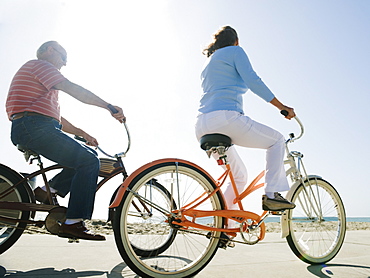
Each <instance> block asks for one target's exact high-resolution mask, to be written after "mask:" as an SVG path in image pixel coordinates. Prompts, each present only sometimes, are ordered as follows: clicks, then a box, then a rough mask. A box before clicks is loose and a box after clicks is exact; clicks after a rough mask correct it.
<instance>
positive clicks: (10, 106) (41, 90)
mask: <svg viewBox="0 0 370 278" xmlns="http://www.w3.org/2000/svg"><path fill="white" fill-rule="evenodd" d="M64 80H66V78H65V77H64V76H63V75H62V74H61V73H60V71H59V70H58V69H57V68H56V67H55V66H54V65H52V64H51V63H49V62H47V61H44V60H31V61H28V62H27V63H25V64H24V65H23V66H22V67H21V68H20V69H19V70H18V72H17V73H16V74H15V76H14V78H13V80H12V83H11V85H10V89H9V93H8V97H7V100H6V112H7V114H8V118H9V119H10V117H11V116H12V115H13V114H16V113H20V112H24V111H29V112H36V113H40V114H43V115H46V116H49V117H53V118H55V119H58V120H59V121H60V107H59V101H58V90H55V89H53V86H55V85H56V84H58V83H60V82H62V81H64Z"/></svg>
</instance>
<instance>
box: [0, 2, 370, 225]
mask: <svg viewBox="0 0 370 278" xmlns="http://www.w3.org/2000/svg"><path fill="white" fill-rule="evenodd" d="M369 14H370V2H369V1H367V0H357V1H351V0H346V1H345V0H327V1H321V0H311V1H293V0H280V1H275V0H261V1H254V0H186V1H174V0H172V1H171V0H156V1H151V0H146V1H140V0H136V1H126V0H117V1H113V0H104V1H96V0H79V1H76V0H54V1H50V0H0V107H3V108H2V112H1V113H0V126H1V130H2V132H1V133H0V134H1V137H0V152H1V156H0V163H2V164H5V165H8V166H10V167H12V168H13V169H16V170H17V171H20V172H31V171H34V170H36V169H37V166H36V165H28V164H27V163H26V162H25V161H24V159H23V156H22V154H21V153H20V152H19V151H17V149H16V148H15V147H14V146H13V145H12V143H11V141H10V127H11V123H10V122H9V121H8V119H7V116H6V113H5V100H6V96H7V92H8V89H9V85H10V83H11V80H12V78H13V76H14V74H15V73H16V71H17V70H18V69H19V67H21V66H22V65H23V64H24V63H25V62H26V61H28V60H31V59H34V58H35V56H36V50H37V48H38V47H39V46H40V45H41V44H42V43H43V42H46V41H49V40H56V41H58V42H59V43H60V44H61V45H62V46H63V47H64V48H65V49H66V50H67V52H68V63H67V66H66V67H63V68H62V70H61V72H62V73H63V75H64V76H66V77H67V78H68V79H69V80H70V81H72V82H74V83H77V84H79V85H81V86H83V87H85V88H87V89H89V90H91V91H92V92H94V93H95V94H97V95H99V96H100V97H101V98H103V99H104V100H106V101H107V102H110V103H112V104H114V105H118V106H120V107H122V109H123V111H124V113H125V115H126V117H127V124H128V127H129V129H130V133H131V139H132V142H131V149H130V151H129V153H128V154H127V157H125V158H124V162H125V165H126V168H127V171H128V173H132V172H133V171H134V170H135V169H137V168H139V167H140V166H141V165H144V164H146V163H148V162H150V161H153V160H156V159H161V158H167V157H176V158H182V159H185V160H189V161H192V162H194V163H196V164H198V165H200V166H201V167H202V168H204V169H205V170H206V171H208V172H209V173H211V174H212V175H214V176H219V175H221V173H222V170H221V168H219V166H217V165H216V163H215V162H214V161H213V160H211V159H208V157H207V155H206V154H205V153H204V152H203V151H202V150H201V149H200V147H199V144H198V142H197V140H196V138H195V132H194V124H195V120H196V116H197V109H198V104H199V98H200V94H201V87H200V72H201V69H202V65H203V63H204V61H205V59H206V58H205V56H204V55H202V53H201V52H202V49H204V48H205V46H206V45H207V44H209V43H210V42H211V40H212V34H213V33H215V32H216V31H217V30H218V29H219V28H220V27H222V26H225V25H230V26H232V27H234V28H235V29H236V30H237V32H238V35H239V42H240V45H241V47H243V49H244V50H245V51H246V53H247V54H248V56H249V58H250V60H251V63H252V65H253V67H254V69H255V71H256V72H257V74H258V75H259V76H260V77H261V78H262V80H263V81H264V82H265V83H266V84H267V86H268V87H269V88H270V89H271V90H272V91H273V92H274V94H275V95H276V97H277V98H278V99H279V100H280V101H282V102H283V103H284V104H286V105H288V106H291V107H294V109H295V111H296V114H297V116H298V117H299V119H300V120H301V121H302V122H303V124H304V126H305V134H304V136H303V137H302V139H300V140H298V141H296V142H295V143H294V144H293V145H291V149H292V150H297V151H301V152H302V153H303V154H304V163H305V166H306V168H307V170H308V173H309V174H315V175H319V176H321V177H323V178H324V179H325V180H327V181H329V182H330V183H331V184H333V185H334V186H335V188H336V189H337V191H338V192H339V194H340V195H341V197H342V199H343V202H344V205H345V208H346V212H347V216H367V217H369V216H370V202H369V201H368V200H369V197H370V184H369V181H368V180H367V178H368V172H369V170H368V168H369V166H370V165H369V162H368V160H369V157H370V152H369V147H368V145H369V139H368V138H369V137H370V124H369V108H368V103H369V100H370V96H369V88H370V78H369V73H370V51H369V49H370V36H369V30H370V17H369ZM60 104H61V111H62V115H63V117H65V118H66V119H68V120H69V121H70V122H72V123H73V124H74V125H76V126H78V127H80V128H82V129H84V130H85V131H86V132H88V133H89V134H91V135H93V136H94V137H96V138H97V139H98V141H99V143H100V146H101V148H102V149H103V150H105V151H106V152H108V153H119V152H121V151H124V150H125V149H126V142H127V140H126V137H125V131H124V130H123V125H120V124H119V123H118V122H116V121H115V120H114V119H113V118H112V117H111V116H110V115H109V113H108V112H107V111H105V110H103V109H99V108H97V107H93V106H88V105H85V104H82V103H80V102H78V101H77V100H75V99H73V98H71V97H69V96H68V95H66V94H65V93H63V92H61V93H60ZM244 111H245V114H247V115H248V116H250V117H251V118H253V119H254V120H256V121H259V122H261V123H264V124H266V125H269V126H271V127H273V128H275V129H277V130H279V131H280V132H281V133H282V134H284V135H285V136H288V134H289V133H290V132H294V133H296V134H297V133H299V129H298V127H297V125H296V123H295V122H294V121H293V120H292V121H288V120H286V119H284V118H283V117H282V116H281V115H280V114H279V112H278V111H277V110H276V108H274V107H273V106H272V105H270V104H268V103H266V102H264V101H263V100H261V99H260V98H259V97H258V96H256V95H254V94H253V93H252V92H250V91H249V92H248V93H247V94H246V95H245V96H244ZM238 151H239V153H240V155H241V157H242V158H243V160H244V162H245V164H246V165H247V168H248V171H249V176H250V181H251V180H252V179H253V178H254V177H255V176H256V175H257V174H258V173H259V172H260V171H261V170H263V168H264V164H265V161H264V159H265V151H264V150H253V149H246V148H238ZM101 157H104V156H103V155H101ZM45 164H46V165H51V164H52V163H50V162H47V161H46V160H45ZM39 181H40V180H39ZM119 183H120V181H119V180H113V181H112V183H110V184H107V185H105V186H104V187H103V189H102V190H101V192H100V191H99V192H98V194H97V198H96V205H95V211H94V215H93V218H104V217H106V215H107V207H108V203H109V200H110V196H111V195H112V194H113V192H114V189H115V188H116V187H117V186H118V185H119ZM262 194H263V191H262V189H260V190H258V191H257V192H254V193H253V194H252V195H251V196H249V197H248V199H247V200H246V202H247V203H244V204H245V207H246V208H247V209H249V210H251V211H254V212H257V213H259V212H261V195H262ZM61 203H62V204H66V200H61Z"/></svg>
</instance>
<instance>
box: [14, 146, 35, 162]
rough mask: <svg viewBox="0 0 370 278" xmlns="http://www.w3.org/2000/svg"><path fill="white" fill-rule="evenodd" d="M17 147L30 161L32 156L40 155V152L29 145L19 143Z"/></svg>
mask: <svg viewBox="0 0 370 278" xmlns="http://www.w3.org/2000/svg"><path fill="white" fill-rule="evenodd" d="M17 149H18V150H19V151H21V152H22V153H23V155H24V158H25V159H26V161H28V160H29V159H30V157H31V156H35V157H37V156H38V155H39V154H38V153H36V152H34V151H32V150H30V149H28V148H27V147H25V146H23V145H20V144H18V145H17Z"/></svg>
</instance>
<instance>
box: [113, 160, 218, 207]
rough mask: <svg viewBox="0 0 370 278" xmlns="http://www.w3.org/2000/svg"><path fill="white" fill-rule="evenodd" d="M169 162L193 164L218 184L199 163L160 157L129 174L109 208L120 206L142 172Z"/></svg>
mask: <svg viewBox="0 0 370 278" xmlns="http://www.w3.org/2000/svg"><path fill="white" fill-rule="evenodd" d="M167 162H173V163H176V162H178V163H183V164H188V165H191V166H193V167H195V168H197V169H199V170H201V171H202V172H203V173H204V174H206V175H207V176H208V177H209V178H210V179H211V180H212V181H213V182H214V183H215V184H216V181H215V180H214V179H213V178H212V176H211V175H210V174H208V172H206V171H205V170H204V169H203V168H201V167H199V166H198V165H196V164H195V163H192V162H190V161H187V160H183V159H178V158H163V159H158V160H155V161H152V162H149V163H147V164H145V165H143V166H141V167H140V168H138V169H136V170H135V171H134V172H133V173H132V174H131V175H129V176H128V178H127V179H126V180H125V181H124V182H123V183H122V184H121V185H120V187H119V188H118V191H117V194H116V196H115V198H114V200H113V202H112V203H111V204H110V205H109V209H113V208H116V207H118V206H119V205H120V203H121V201H122V198H123V196H124V194H125V192H126V190H127V188H128V186H129V185H130V184H131V182H132V181H133V180H134V179H135V178H136V177H137V176H138V175H139V174H140V173H142V172H143V171H145V170H147V169H149V168H150V167H153V166H154V165H157V164H162V163H167Z"/></svg>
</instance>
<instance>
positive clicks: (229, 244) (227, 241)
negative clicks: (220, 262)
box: [218, 233, 235, 249]
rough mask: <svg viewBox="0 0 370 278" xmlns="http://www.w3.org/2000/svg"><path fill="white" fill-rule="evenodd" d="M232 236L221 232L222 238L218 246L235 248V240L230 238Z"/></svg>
mask: <svg viewBox="0 0 370 278" xmlns="http://www.w3.org/2000/svg"><path fill="white" fill-rule="evenodd" d="M230 239H231V238H230V237H229V236H228V235H226V234H225V233H221V239H220V241H219V242H218V248H222V249H226V248H227V247H230V248H234V247H235V242H232V241H231V240H230Z"/></svg>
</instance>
